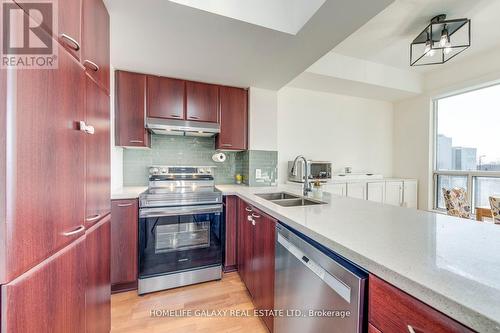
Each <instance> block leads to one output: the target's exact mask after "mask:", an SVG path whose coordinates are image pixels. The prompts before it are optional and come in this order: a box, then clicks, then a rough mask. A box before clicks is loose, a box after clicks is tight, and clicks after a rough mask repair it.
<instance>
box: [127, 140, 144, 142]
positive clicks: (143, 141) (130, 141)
mask: <svg viewBox="0 0 500 333" xmlns="http://www.w3.org/2000/svg"><path fill="white" fill-rule="evenodd" d="M129 142H130V143H143V142H144V141H142V140H130V141H129Z"/></svg>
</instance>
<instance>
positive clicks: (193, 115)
mask: <svg viewBox="0 0 500 333" xmlns="http://www.w3.org/2000/svg"><path fill="white" fill-rule="evenodd" d="M186 120H194V121H205V122H211V123H217V122H218V121H219V87H218V86H216V85H213V84H208V83H201V82H191V81H187V82H186Z"/></svg>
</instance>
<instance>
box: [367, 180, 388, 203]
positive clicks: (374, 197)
mask: <svg viewBox="0 0 500 333" xmlns="http://www.w3.org/2000/svg"><path fill="white" fill-rule="evenodd" d="M367 194H368V200H370V201H375V202H380V203H384V201H385V182H373V183H368V193H367Z"/></svg>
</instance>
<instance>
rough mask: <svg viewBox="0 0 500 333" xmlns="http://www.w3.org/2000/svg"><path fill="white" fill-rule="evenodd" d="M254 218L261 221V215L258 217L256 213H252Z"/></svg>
mask: <svg viewBox="0 0 500 333" xmlns="http://www.w3.org/2000/svg"><path fill="white" fill-rule="evenodd" d="M252 217H253V218H254V219H260V215H257V214H255V213H252Z"/></svg>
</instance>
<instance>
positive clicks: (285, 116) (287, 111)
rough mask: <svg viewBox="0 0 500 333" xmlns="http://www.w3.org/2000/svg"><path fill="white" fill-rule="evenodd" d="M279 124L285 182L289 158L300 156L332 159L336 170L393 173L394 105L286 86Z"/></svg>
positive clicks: (280, 97) (281, 175)
mask: <svg viewBox="0 0 500 333" xmlns="http://www.w3.org/2000/svg"><path fill="white" fill-rule="evenodd" d="M277 128H278V163H279V165H278V168H279V169H278V176H279V181H280V182H284V181H286V172H287V161H289V160H291V159H293V158H294V157H295V156H296V155H299V154H303V155H305V156H306V157H307V158H308V159H313V160H327V161H331V162H333V168H334V170H341V169H343V168H344V167H346V166H350V167H352V168H353V172H362V171H369V172H373V173H381V174H383V175H385V176H392V166H393V160H392V158H393V152H392V147H393V145H392V140H393V105H392V103H389V102H383V101H377V100H371V99H365V98H359V97H351V96H345V95H336V94H331V93H324V92H318V91H312V90H304V89H298V88H290V87H285V88H283V89H281V90H280V91H279V92H278V127H277ZM261 135H263V136H265V135H267V134H266V133H261Z"/></svg>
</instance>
